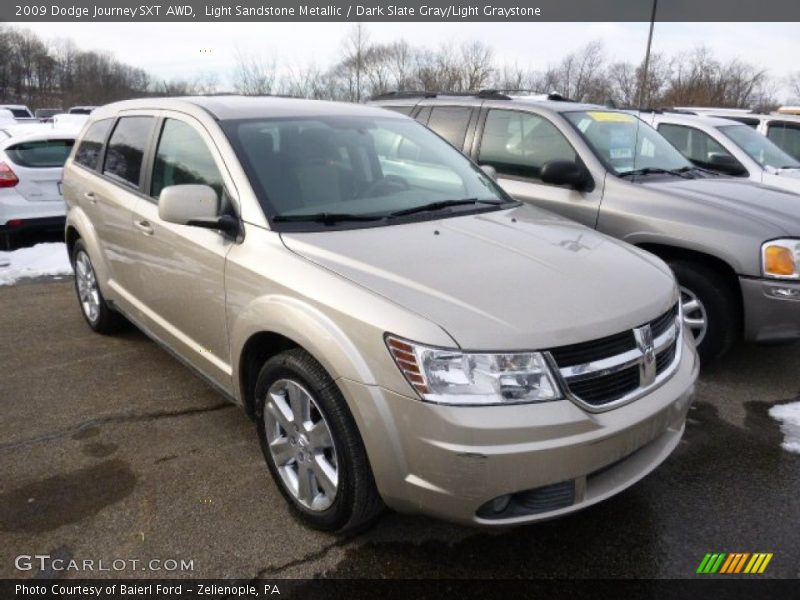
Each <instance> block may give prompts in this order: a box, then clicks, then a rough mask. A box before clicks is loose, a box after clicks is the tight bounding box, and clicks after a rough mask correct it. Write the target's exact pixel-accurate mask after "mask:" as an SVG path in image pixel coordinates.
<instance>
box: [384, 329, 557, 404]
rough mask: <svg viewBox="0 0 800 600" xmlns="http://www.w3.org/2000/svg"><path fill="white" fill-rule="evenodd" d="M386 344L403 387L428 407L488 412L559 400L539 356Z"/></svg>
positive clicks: (394, 340)
mask: <svg viewBox="0 0 800 600" xmlns="http://www.w3.org/2000/svg"><path fill="white" fill-rule="evenodd" d="M386 344H387V345H388V347H389V351H390V352H391V353H392V357H393V358H394V360H395V362H396V363H397V366H398V367H399V368H400V370H401V371H402V373H403V375H404V376H405V378H406V380H407V381H408V383H409V384H411V387H413V388H414V389H415V390H416V392H417V393H418V394H419V395H420V397H421V398H422V399H423V400H427V401H429V402H436V403H439V404H455V405H483V406H490V405H497V404H522V403H530V402H546V401H549V400H560V399H561V398H563V395H562V394H561V392H560V391H559V387H558V384H557V383H556V379H555V377H554V376H553V373H552V371H551V369H550V367H549V366H548V364H547V361H546V360H545V358H544V355H543V354H542V353H541V352H519V353H497V354H495V353H479V352H462V351H461V350H456V349H446V348H431V347H429V346H424V345H422V344H415V343H413V342H409V341H406V340H401V339H399V338H396V337H394V336H387V338H386Z"/></svg>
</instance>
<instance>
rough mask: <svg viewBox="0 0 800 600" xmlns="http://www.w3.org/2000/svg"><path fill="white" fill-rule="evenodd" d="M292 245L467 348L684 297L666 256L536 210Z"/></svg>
mask: <svg viewBox="0 0 800 600" xmlns="http://www.w3.org/2000/svg"><path fill="white" fill-rule="evenodd" d="M282 238H283V240H284V243H285V244H286V246H287V247H288V248H289V249H290V250H292V251H294V252H296V253H297V254H299V255H301V256H303V257H305V258H306V259H308V260H310V261H313V262H314V263H316V264H318V265H320V266H322V267H325V268H327V269H330V270H331V271H334V272H336V273H338V274H339V275H341V276H342V277H346V278H347V279H349V280H351V281H353V282H354V283H357V284H359V285H361V286H363V287H366V288H368V289H370V290H372V291H373V292H374V293H377V294H380V295H381V296H384V297H385V298H387V299H389V300H391V301H393V302H395V303H397V304H399V305H401V306H403V307H405V308H406V309H408V310H411V311H413V312H415V313H417V314H419V315H421V316H423V317H425V318H427V319H429V320H431V321H433V322H435V323H437V324H438V325H439V326H441V327H442V328H443V329H444V330H445V331H447V333H448V334H449V335H450V336H451V337H452V338H453V339H454V341H455V342H456V343H457V344H458V345H459V346H460V347H462V348H464V349H472V350H525V349H529V350H535V349H544V348H552V347H556V346H561V345H564V344H572V343H576V342H581V341H587V340H590V339H595V338H599V337H603V336H606V335H611V334H614V333H618V332H620V331H623V330H625V329H629V328H632V327H635V326H638V325H641V324H642V323H645V322H647V321H649V320H651V319H653V318H655V317H656V316H658V315H660V314H662V313H663V312H665V311H666V310H667V309H668V308H669V307H670V306H671V305H672V304H673V303H674V302H675V301H676V299H677V291H676V286H675V282H674V279H673V276H672V274H671V272H670V271H669V269H668V267H667V266H666V265H665V264H664V263H663V262H662V261H661V260H659V259H658V258H656V257H655V256H653V255H651V254H648V253H645V252H643V251H641V250H638V249H636V248H634V247H633V246H630V245H628V244H625V243H623V242H620V241H617V240H614V239H612V238H609V237H607V236H605V235H602V234H599V233H597V232H595V231H593V230H591V229H588V228H586V227H584V226H582V225H579V224H577V223H573V222H571V221H567V220H565V219H562V218H560V217H557V216H555V215H553V214H551V213H549V212H546V211H541V210H538V209H534V208H532V207H528V206H520V207H517V208H513V209H509V210H502V211H494V212H488V213H482V214H476V215H469V216H461V217H452V218H448V219H439V220H435V221H426V222H421V223H409V224H403V225H395V226H387V227H374V228H365V229H356V230H347V231H329V232H314V233H287V234H282ZM353 311H354V312H358V307H353ZM387 327H388V328H389V329H390V328H391V325H388V326H387ZM392 333H395V334H397V335H401V336H402V335H403V334H404V332H402V331H392ZM418 341H424V340H418Z"/></svg>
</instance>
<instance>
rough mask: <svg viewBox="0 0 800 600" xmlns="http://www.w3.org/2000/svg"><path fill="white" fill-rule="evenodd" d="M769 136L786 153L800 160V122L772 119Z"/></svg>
mask: <svg viewBox="0 0 800 600" xmlns="http://www.w3.org/2000/svg"><path fill="white" fill-rule="evenodd" d="M767 137H768V138H769V139H770V140H772V142H773V143H774V144H775V145H776V146H778V147H779V148H780V149H781V150H783V151H784V152H786V154H788V155H790V156H792V157H793V158H796V159H797V160H800V123H794V122H790V121H770V123H769V125H768V127H767Z"/></svg>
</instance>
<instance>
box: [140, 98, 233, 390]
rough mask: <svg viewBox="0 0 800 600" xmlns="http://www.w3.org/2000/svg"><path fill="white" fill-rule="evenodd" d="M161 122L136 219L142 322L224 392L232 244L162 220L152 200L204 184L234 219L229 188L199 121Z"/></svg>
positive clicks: (170, 116) (174, 118) (166, 115)
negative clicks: (175, 188)
mask: <svg viewBox="0 0 800 600" xmlns="http://www.w3.org/2000/svg"><path fill="white" fill-rule="evenodd" d="M161 116H162V118H161V119H160V120H159V122H158V125H157V138H156V141H155V143H154V148H153V152H152V156H153V158H152V159H151V165H152V166H151V167H150V168H149V171H150V173H149V177H148V178H147V183H146V188H145V189H146V190H147V196H146V199H143V200H142V201H141V202H139V203H138V204H136V208H135V214H134V227H135V230H136V234H135V235H136V240H135V243H134V247H135V249H136V257H137V261H138V263H139V264H138V266H137V278H138V279H137V289H139V290H140V293H139V297H140V299H141V302H142V306H141V310H142V316H143V318H144V324H145V325H146V326H147V327H148V328H149V329H150V330H151V331H152V332H153V333H154V334H155V335H156V337H158V338H160V339H161V340H163V341H164V342H166V343H167V344H168V345H169V346H170V347H171V348H173V349H175V350H176V351H177V352H178V353H179V354H180V355H181V356H183V357H186V358H187V359H188V360H189V362H191V363H192V365H194V366H195V367H196V368H197V369H199V370H200V371H201V372H203V373H204V374H206V375H207V376H208V377H210V378H211V379H212V380H214V381H215V382H216V383H217V384H219V385H221V386H223V387H224V388H225V389H230V385H231V368H230V348H229V345H228V334H227V325H226V312H225V257H226V255H227V253H228V251H229V250H230V248H231V246H232V245H233V244H234V243H235V240H232V239H230V238H229V237H226V236H225V235H223V234H221V233H220V232H219V231H216V230H212V229H202V228H199V227H192V226H189V225H176V224H174V223H168V222H166V221H162V220H161V218H160V217H159V216H158V197H159V194H160V193H161V190H163V189H164V188H165V187H167V186H172V185H181V184H205V185H209V186H211V187H212V188H213V189H214V190H215V191H216V192H217V195H218V197H219V198H220V200H221V203H222V204H223V205H225V206H226V210H227V211H231V212H232V213H233V204H232V202H233V201H232V200H231V198H232V197H233V194H232V192H233V191H234V190H235V188H234V187H233V183H232V179H231V178H230V175H229V174H228V173H227V170H226V168H225V166H224V163H223V161H222V158H221V157H220V155H219V152H218V151H217V149H216V146H215V145H214V142H213V138H212V137H211V135H210V134H209V133H208V132H207V131H206V130H205V129H204V127H203V126H202V125H201V124H200V123H199V122H197V121H196V120H194V119H193V118H191V117H189V116H186V115H183V114H181V113H171V112H162V113H161ZM233 214H235V213H233Z"/></svg>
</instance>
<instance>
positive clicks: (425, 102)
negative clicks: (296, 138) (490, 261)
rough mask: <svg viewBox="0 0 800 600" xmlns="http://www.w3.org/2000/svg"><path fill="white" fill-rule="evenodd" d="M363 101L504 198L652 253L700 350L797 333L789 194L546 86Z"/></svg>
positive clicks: (794, 222) (797, 244)
mask: <svg viewBox="0 0 800 600" xmlns="http://www.w3.org/2000/svg"><path fill="white" fill-rule="evenodd" d="M374 104H377V105H380V106H383V107H384V108H388V109H391V110H395V111H397V112H401V113H404V114H407V115H410V116H413V117H414V118H416V119H417V120H418V121H420V122H421V123H423V124H425V125H427V126H428V127H430V128H431V129H433V130H434V131H435V132H437V133H439V135H441V136H442V137H443V138H445V139H446V140H447V141H449V142H450V143H451V144H453V145H454V146H455V147H456V148H458V149H460V150H462V151H463V152H464V153H465V154H467V155H468V156H470V157H471V158H473V159H474V160H475V161H477V162H478V163H479V164H481V165H484V166H487V167H491V168H492V169H493V170H494V171H496V174H497V178H498V182H499V183H500V185H501V186H502V187H503V188H504V189H505V190H506V191H507V192H509V193H510V194H511V195H512V196H514V197H515V198H517V199H519V200H522V201H525V202H530V203H532V204H536V205H538V206H541V207H544V208H547V209H549V210H552V211H553V212H557V213H560V214H562V215H564V216H567V217H569V218H571V219H574V220H576V221H579V222H581V223H584V224H586V225H589V226H591V227H594V228H596V229H598V230H599V231H602V232H604V233H608V234H611V235H613V236H616V237H618V238H621V239H623V240H625V241H627V242H630V243H631V244H634V245H636V246H639V247H640V248H645V249H647V250H649V251H650V252H653V253H654V254H656V255H658V256H660V257H661V258H663V259H664V260H665V261H666V262H667V263H668V264H669V265H670V266H671V267H672V269H673V271H674V272H675V274H676V275H677V277H678V281H679V283H680V285H681V291H682V298H683V308H684V319H685V322H686V325H687V326H688V328H689V329H690V330H691V331H692V332H693V333H694V336H695V340H696V342H697V344H698V347H699V351H700V356H701V358H702V359H703V360H705V361H708V360H711V359H713V358H716V357H718V356H720V355H722V354H723V353H724V352H725V351H726V350H727V349H728V348H729V347H730V346H731V344H732V343H733V341H734V340H735V339H736V337H737V336H739V335H741V334H743V335H744V337H745V339H747V340H752V341H757V342H777V341H788V340H797V339H798V338H800V196H796V195H794V194H791V193H789V192H784V191H781V190H776V189H772V188H769V187H766V186H763V185H760V184H757V183H754V182H751V181H743V180H741V179H737V178H732V177H722V176H717V175H715V174H712V173H710V172H708V171H706V170H704V169H701V168H699V167H697V166H696V165H694V164H692V163H691V162H690V161H688V160H687V159H686V158H685V157H684V156H683V155H681V153H680V152H678V151H677V150H676V149H675V148H674V147H673V146H672V144H670V143H669V142H668V141H667V140H666V139H664V137H662V136H661V135H660V134H659V133H658V132H657V131H656V130H654V129H653V128H652V127H650V126H649V125H647V124H646V123H644V122H643V121H642V120H640V119H638V118H637V117H635V116H633V115H630V114H628V113H625V112H621V111H616V110H610V109H607V108H604V107H599V106H593V105H587V104H578V103H575V102H569V101H564V99H562V98H560V97H558V96H554V97H552V98H551V99H549V100H547V99H545V100H542V99H540V98H539V97H526V96H510V95H507V94H503V93H498V92H492V91H487V92H481V93H479V94H475V95H469V96H458V95H449V96H443V95H441V94H403V93H399V94H387V95H385V96H382V97H380V98H377V99H376V100H375V101H374ZM396 153H397V156H398V158H399V159H401V160H407V161H414V160H417V156H415V154H414V152H413V151H411V150H410V149H409V148H405V147H398V148H397V149H396ZM576 243H577V244H578V245H579V244H580V242H579V241H578V242H576Z"/></svg>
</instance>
